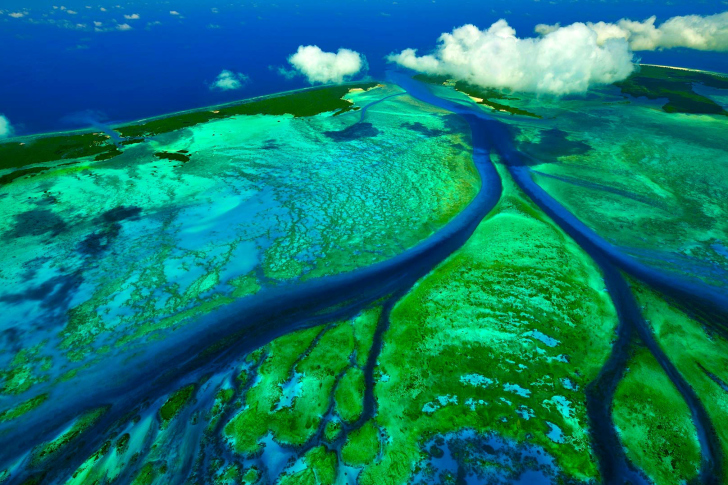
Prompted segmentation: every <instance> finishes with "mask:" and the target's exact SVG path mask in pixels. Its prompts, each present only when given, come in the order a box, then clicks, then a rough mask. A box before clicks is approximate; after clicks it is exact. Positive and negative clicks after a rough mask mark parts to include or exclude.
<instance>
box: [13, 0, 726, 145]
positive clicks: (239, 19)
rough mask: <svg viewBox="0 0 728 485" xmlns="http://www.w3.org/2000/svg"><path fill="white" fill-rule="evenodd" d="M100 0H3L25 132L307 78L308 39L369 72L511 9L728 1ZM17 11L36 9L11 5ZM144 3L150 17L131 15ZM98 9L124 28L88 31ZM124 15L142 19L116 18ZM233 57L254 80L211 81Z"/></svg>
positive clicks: (637, 14) (518, 18)
mask: <svg viewBox="0 0 728 485" xmlns="http://www.w3.org/2000/svg"><path fill="white" fill-rule="evenodd" d="M90 1H91V0H88V2H87V1H79V0H53V1H50V0H49V1H47V0H43V1H36V0H24V1H19V0H2V2H1V3H0V10H2V11H3V14H0V113H2V114H4V115H5V116H6V117H7V118H8V119H9V120H10V121H11V123H12V124H13V126H14V128H15V130H16V133H17V134H29V133H37V132H44V131H52V130H62V129H71V128H79V127H83V126H88V124H89V123H90V121H91V120H97V121H103V122H112V123H113V122H121V121H130V120H136V119H139V118H144V117H149V116H155V115H160V114H164V113H169V112H174V111H180V110H184V109H191V108H196V107H202V106H207V105H211V104H216V103H222V102H228V101H233V100H236V99H243V98H249V97H253V96H258V95H262V94H269V93H274V92H278V91H283V90H290V89H296V88H300V87H303V86H305V85H306V82H305V80H304V79H303V78H300V77H299V78H295V79H292V80H288V79H285V78H284V77H283V76H281V75H280V74H279V73H278V72H277V67H280V66H285V65H286V64H287V63H286V59H287V57H288V56H289V55H291V54H292V53H294V52H295V51H296V48H297V47H298V46H299V45H302V44H304V45H306V44H316V45H318V46H319V47H321V48H322V49H324V50H327V51H332V50H336V49H338V48H339V47H346V48H349V49H353V50H356V51H358V52H360V53H362V54H364V55H365V56H366V58H367V61H368V64H369V69H368V75H369V76H372V77H374V78H382V77H383V74H384V71H385V69H386V66H387V63H386V61H385V59H384V57H385V56H386V55H387V54H389V53H390V52H393V51H399V50H401V49H404V48H407V47H413V48H418V49H420V50H421V52H424V51H428V50H431V49H432V48H433V47H435V45H436V41H437V38H438V37H439V35H440V34H441V33H443V32H449V31H451V30H452V29H453V28H454V27H458V26H460V25H463V24H465V23H473V24H475V25H477V26H479V27H480V28H485V27H488V26H489V25H490V24H491V23H493V22H494V21H496V20H498V19H500V18H505V19H506V20H507V21H508V22H509V23H510V24H511V25H512V26H513V27H514V28H515V29H516V30H517V31H518V34H519V36H521V37H524V36H531V35H533V28H534V26H535V25H536V24H538V23H556V22H560V23H561V24H562V25H564V24H569V23H571V22H575V21H599V20H604V21H616V20H618V19H620V18H623V17H628V18H632V19H635V20H637V19H639V20H642V19H644V18H647V17H649V16H651V15H657V16H658V23H659V22H660V21H662V20H665V19H667V18H669V17H672V16H674V15H687V14H701V15H707V14H714V13H718V12H721V11H724V10H728V5H726V4H724V3H721V2H720V1H718V0H714V1H704V2H697V1H685V0H676V1H671V2H669V4H668V2H646V1H645V2H634V1H604V2H601V1H585V0H574V1H556V2H553V1H551V2H550V1H547V0H541V1H533V0H493V1H485V0H478V1H476V0H463V1H454V0H449V1H446V0H422V1H415V0H397V1H396V2H393V1H392V0H357V1H331V0H318V1H306V0H297V1H290V0H280V1H278V2H260V3H255V2H250V1H245V2H233V3H231V2H229V0H225V1H219V2H216V1H209V0H207V1H201V0H197V1H195V0H171V1H169V2H134V1H124V0H112V1H111V2H109V3H108V4H105V3H99V4H97V3H95V2H96V1H97V0H94V3H89V2H90ZM54 5H55V6H56V7H57V8H55V9H54V8H53V6H54ZM61 6H63V7H65V9H62V8H60V7H61ZM87 7H90V8H87ZM101 8H104V9H105V11H102V10H101ZM68 10H71V11H72V12H76V13H68ZM170 11H175V12H178V13H179V15H173V14H170ZM17 12H21V13H25V12H27V13H25V14H24V16H23V17H21V18H13V17H11V16H10V15H9V13H17ZM134 14H137V15H138V16H139V18H138V19H126V18H125V17H124V15H128V16H132V15H134ZM94 21H96V22H101V23H102V27H101V28H104V29H106V28H109V29H112V30H110V31H105V32H92V31H88V26H92V25H93V22H94ZM124 23H126V24H128V25H129V26H130V27H132V28H131V29H130V30H125V31H121V30H115V29H114V28H115V27H116V26H117V25H120V24H124ZM76 24H85V25H86V26H87V30H83V29H77V28H76V27H75V26H76ZM638 55H639V57H640V58H641V59H642V61H643V62H649V63H655V64H669V65H677V66H684V67H692V68H698V69H706V70H713V71H719V72H728V54H726V53H711V52H698V51H691V50H684V49H674V50H669V51H663V52H640V53H638ZM222 69H229V70H232V71H235V72H240V73H244V74H245V75H247V76H249V77H250V82H249V83H248V84H247V85H246V86H245V87H244V88H243V89H240V90H235V91H227V92H218V91H212V90H210V89H209V86H210V83H212V82H213V81H214V79H215V77H216V76H217V75H218V74H219V73H220V71H221V70H222Z"/></svg>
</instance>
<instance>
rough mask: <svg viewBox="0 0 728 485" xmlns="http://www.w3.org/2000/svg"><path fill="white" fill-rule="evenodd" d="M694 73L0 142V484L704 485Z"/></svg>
mask: <svg viewBox="0 0 728 485" xmlns="http://www.w3.org/2000/svg"><path fill="white" fill-rule="evenodd" d="M689 76H697V75H695V74H685V75H683V74H680V75H676V74H674V73H673V72H672V71H668V70H666V69H664V68H659V67H652V68H650V69H647V70H645V68H644V67H643V70H642V71H640V73H639V74H638V75H635V76H634V77H633V78H631V79H630V80H628V81H627V83H631V84H629V86H632V87H630V88H628V89H627V88H625V86H626V85H625V86H618V87H614V86H612V87H603V88H600V89H598V90H595V91H594V92H591V93H590V94H589V95H588V96H586V97H583V98H567V99H560V100H558V101H557V100H555V99H548V98H544V97H536V96H529V95H522V94H518V95H514V94H512V93H503V92H498V91H485V90H482V89H480V90H478V89H476V88H474V87H472V86H466V85H463V84H460V85H458V83H454V82H449V81H448V80H447V79H440V78H421V77H417V78H415V79H412V78H411V77H410V76H407V75H404V74H396V73H394V74H391V76H390V77H389V78H388V79H386V80H383V81H382V82H381V83H380V82H372V83H364V84H361V83H360V84H352V85H348V86H340V87H334V88H323V89H314V90H309V91H303V92H296V93H289V94H283V95H281V96H279V97H271V98H266V99H264V100H258V101H251V102H249V103H242V104H238V105H235V106H229V107H212V108H210V109H206V110H201V111H196V112H191V113H183V114H178V115H177V116H170V117H163V118H159V119H154V120H146V121H144V122H141V123H137V124H134V125H128V126H121V127H115V128H114V130H115V133H116V134H113V133H111V134H101V133H91V134H71V135H69V136H68V137H64V136H62V135H59V134H53V135H52V136H49V137H43V136H38V137H34V138H33V140H32V141H31V140H26V139H22V140H11V141H10V142H8V143H6V144H3V145H0V152H2V151H3V150H6V151H5V152H4V153H6V154H14V155H13V156H14V157H15V158H14V160H15V161H14V162H9V163H8V164H7V166H6V165H3V166H2V167H0V180H3V181H4V183H3V185H0V211H1V212H2V214H1V215H2V220H3V221H4V222H3V226H2V229H1V230H0V245H1V246H2V248H3V251H2V252H0V262H1V263H2V264H0V276H2V278H3V280H4V281H6V282H7V284H6V285H5V286H4V287H3V288H2V289H0V311H2V312H3V315H5V319H4V322H5V323H3V325H4V327H3V334H2V335H3V341H2V345H3V352H2V353H1V354H0V363H1V364H0V369H2V370H1V371H0V440H2V443H4V444H6V446H3V447H2V450H3V451H2V452H0V483H13V484H14V483H19V484H20V483H22V484H26V483H28V484H29V483H61V484H78V485H81V484H87V483H95V484H105V483H133V484H135V485H137V484H138V485H142V484H144V485H152V484H168V483H179V484H186V483H211V484H216V485H217V484H219V485H223V484H241V483H245V484H251V485H252V484H258V485H263V484H286V485H289V484H311V485H315V484H331V485H334V484H337V485H338V484H363V485H379V484H406V483H417V484H420V483H422V484H424V483H441V484H449V483H496V484H509V483H539V484H540V483H543V484H551V483H553V484H556V483H568V484H590V483H611V482H610V480H620V479H629V480H632V482H633V483H644V484H649V483H652V484H655V485H663V484H670V483H676V482H677V481H681V480H682V481H684V482H686V483H687V482H691V481H695V480H699V481H702V482H703V483H715V484H719V483H723V482H724V481H725V479H726V476H728V475H726V470H725V465H724V463H725V458H726V454H727V453H728V434H727V433H728V427H726V426H725V423H724V422H723V421H724V419H723V416H724V415H725V412H726V410H727V409H728V408H727V406H728V384H726V383H727V382H728V374H727V373H726V371H725V368H726V365H725V364H726V362H725V361H726V359H727V357H726V355H728V354H727V353H726V351H727V350H728V348H727V346H728V340H726V338H727V337H728V335H727V334H726V329H725V321H726V317H728V295H726V291H725V288H726V284H727V283H728V278H726V271H728V250H726V249H725V246H724V244H728V243H725V242H724V241H723V239H722V238H723V237H724V235H725V234H726V231H727V230H728V228H726V227H725V220H726V219H725V217H724V216H725V215H726V211H728V207H724V206H723V205H722V204H723V201H725V200H728V194H724V192H726V191H728V185H727V184H728V182H727V181H728V174H726V176H725V177H723V176H721V174H722V173H723V172H722V171H723V170H725V166H728V165H726V161H728V159H727V158H726V152H725V149H724V147H723V142H722V138H723V136H722V134H723V133H724V132H725V130H726V128H727V127H728V118H726V117H725V116H723V115H722V114H721V113H718V112H715V111H710V110H703V111H701V112H699V113H697V112H695V110H693V111H690V110H687V109H686V110H683V111H682V112H679V110H675V109H671V108H668V109H665V108H666V107H667V104H666V103H667V102H672V103H673V104H675V103H676V102H675V101H674V100H672V99H668V101H665V98H663V97H662V96H658V94H659V93H660V92H662V91H660V89H668V90H669V89H672V88H670V86H671V85H672V84H670V83H673V84H675V83H678V84H680V85H681V86H683V88H685V89H688V88H689V89H693V87H692V86H693V84H692V83H700V82H703V83H704V85H705V86H708V87H711V89H716V90H720V89H723V85H722V84H721V83H722V82H723V81H722V80H721V78H714V77H712V75H708V74H700V75H699V77H696V78H695V79H693V78H691V77H689ZM702 76H708V77H702ZM647 78H649V80H645V79H647ZM654 79H657V80H665V82H667V83H668V85H666V86H667V87H665V86H663V87H662V88H659V89H658V88H657V87H655V86H656V84H654V83H657V82H658V81H654V82H653V81H652V80H654ZM686 79H688V80H690V81H688V80H686ZM715 79H717V80H715ZM686 83H687V84H686ZM637 85H639V86H643V87H642V88H640V89H649V90H650V91H649V92H650V93H653V94H655V93H656V94H655V95H654V96H652V94H650V95H649V96H646V97H642V98H640V97H636V93H637V91H636V89H637V88H635V87H634V86H637ZM696 89H698V91H700V89H699V88H696ZM691 92H692V91H691ZM701 92H702V91H701ZM696 95H697V94H696ZM681 96H682V95H681ZM685 96H688V95H685ZM700 96H709V95H708V94H701V95H700ZM683 97H684V96H683ZM688 97H689V96H688ZM474 98H475V99H474ZM480 99H482V100H483V102H481V101H479V100H480ZM706 99H712V98H709V97H708V98H706ZM721 99H722V98H720V97H719V96H715V101H711V103H716V105H719V103H720V102H721ZM493 100H495V101H493ZM700 102H701V103H702V105H705V104H706V102H703V101H700ZM256 103H258V104H256ZM678 105H680V104H679V103H678ZM702 105H701V106H702ZM506 106H507V109H506V108H502V107H506ZM711 109H713V108H711ZM79 137H80V138H79ZM69 140H70V141H69ZM19 143H26V145H20V144H19ZM36 149H37V150H39V151H37V152H36V155H28V154H29V153H33V152H32V151H24V150H36ZM5 160H7V159H6V158H3V163H4V164H5ZM18 173H19V174H18ZM15 174H18V175H17V176H15ZM2 177H7V178H5V179H3V178H2ZM723 195H726V197H723ZM655 282H657V283H659V284H655ZM705 302H708V303H710V304H708V303H705ZM21 326H22V327H23V328H24V329H26V331H23V332H18V331H15V330H14V329H16V328H20V327H21Z"/></svg>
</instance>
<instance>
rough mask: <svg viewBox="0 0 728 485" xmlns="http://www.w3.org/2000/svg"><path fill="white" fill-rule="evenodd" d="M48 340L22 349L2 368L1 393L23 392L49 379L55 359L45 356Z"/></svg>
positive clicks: (0, 373) (0, 374)
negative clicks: (44, 350)
mask: <svg viewBox="0 0 728 485" xmlns="http://www.w3.org/2000/svg"><path fill="white" fill-rule="evenodd" d="M45 345H46V342H41V343H39V344H37V345H34V346H33V347H28V348H24V349H20V350H19V351H18V353H16V354H15V356H14V357H13V359H12V360H11V361H10V364H9V365H8V366H7V367H5V368H4V369H2V370H0V394H15V395H17V394H22V393H24V392H25V391H27V390H29V389H30V388H32V387H33V386H34V385H36V384H38V383H41V382H45V381H47V380H48V371H50V369H51V367H52V364H53V360H52V359H51V357H48V356H45V357H44V356H43V354H42V351H43V347H44V346H45Z"/></svg>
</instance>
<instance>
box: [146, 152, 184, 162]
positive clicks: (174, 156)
mask: <svg viewBox="0 0 728 485" xmlns="http://www.w3.org/2000/svg"><path fill="white" fill-rule="evenodd" d="M154 156H155V157H157V158H161V159H163V160H173V161H175V162H182V163H185V162H189V161H190V156H189V155H186V154H184V153H170V152H157V153H155V154H154Z"/></svg>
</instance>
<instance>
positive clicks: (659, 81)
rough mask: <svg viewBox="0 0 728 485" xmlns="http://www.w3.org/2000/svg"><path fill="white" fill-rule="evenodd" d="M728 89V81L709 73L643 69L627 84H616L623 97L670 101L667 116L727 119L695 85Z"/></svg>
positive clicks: (726, 114)
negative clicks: (698, 115) (711, 116)
mask: <svg viewBox="0 0 728 485" xmlns="http://www.w3.org/2000/svg"><path fill="white" fill-rule="evenodd" d="M694 83H698V84H703V85H705V86H708V87H712V88H719V89H728V77H723V76H720V75H718V74H712V73H708V72H700V71H689V70H683V69H671V68H666V67H657V66H640V69H639V70H638V71H637V72H635V73H634V74H632V75H631V76H630V77H629V78H627V79H626V80H624V81H622V82H619V83H616V86H617V87H619V88H620V89H621V90H622V93H623V94H628V95H630V96H634V97H640V96H645V97H646V98H647V99H662V98H666V99H667V100H668V101H667V103H666V104H665V105H664V106H663V107H662V109H663V110H664V111H666V112H667V113H690V114H714V115H723V116H728V112H727V111H726V110H724V109H723V107H721V106H720V105H719V104H717V103H715V102H714V101H713V100H711V99H709V98H706V97H705V96H701V95H700V94H698V93H696V92H695V91H694V90H693V84H694Z"/></svg>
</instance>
